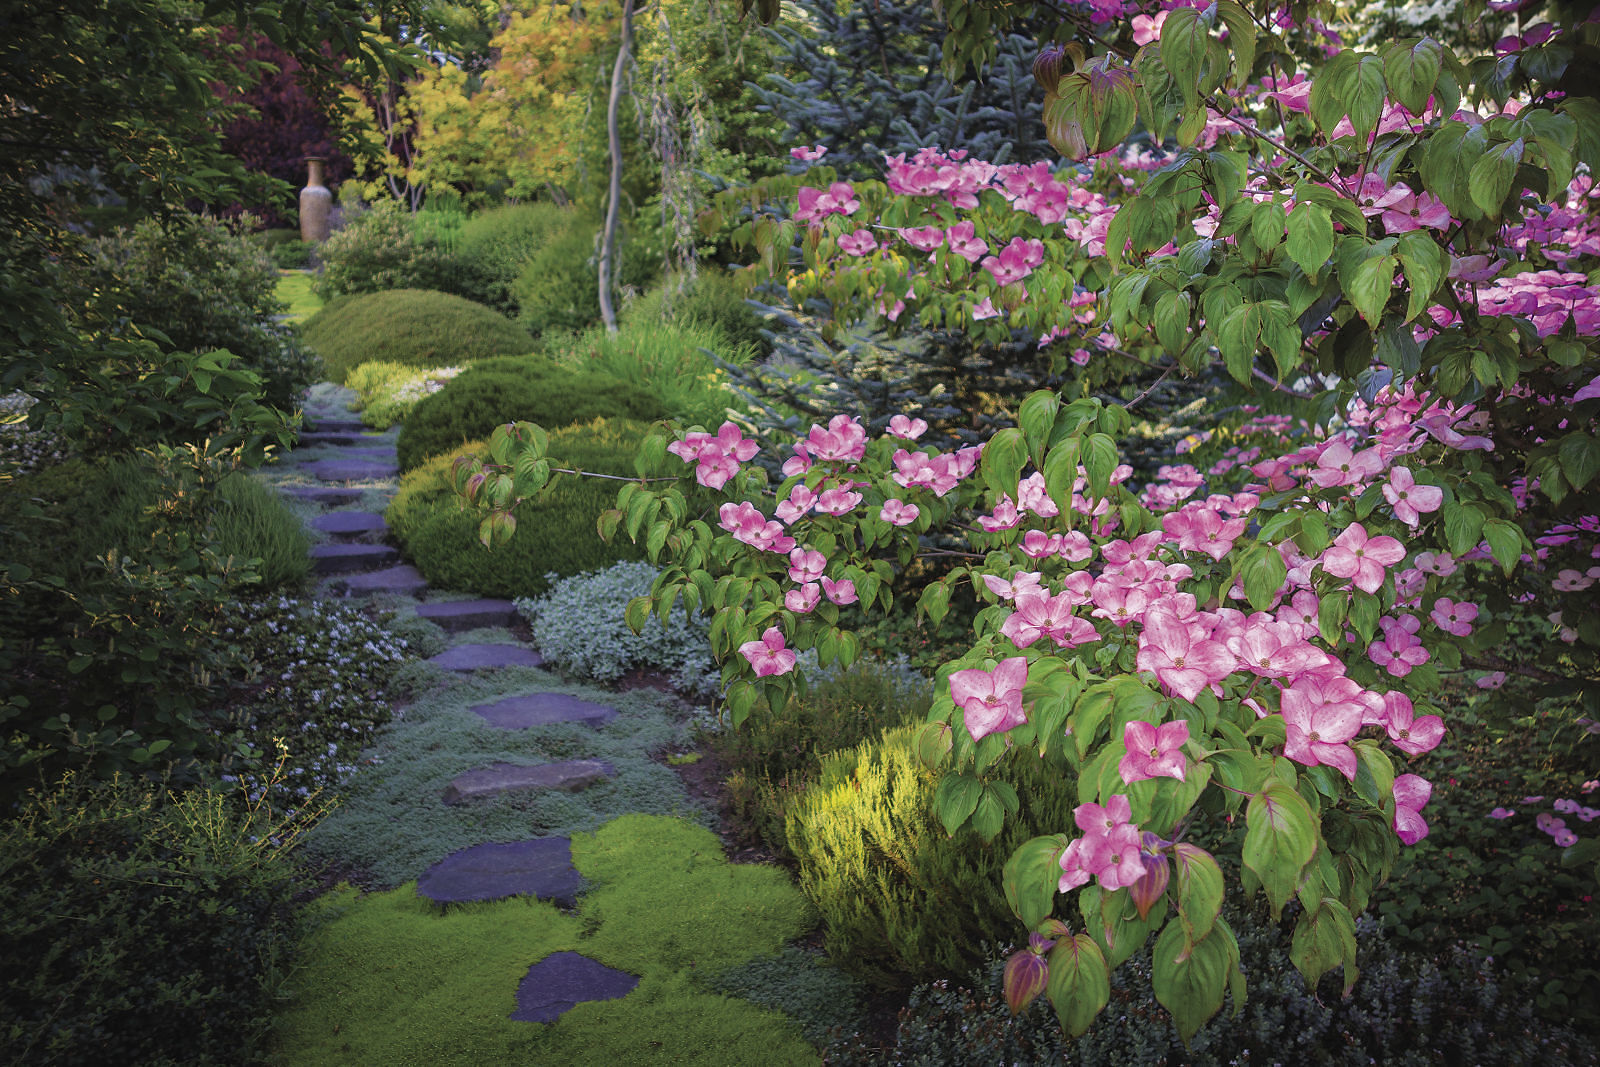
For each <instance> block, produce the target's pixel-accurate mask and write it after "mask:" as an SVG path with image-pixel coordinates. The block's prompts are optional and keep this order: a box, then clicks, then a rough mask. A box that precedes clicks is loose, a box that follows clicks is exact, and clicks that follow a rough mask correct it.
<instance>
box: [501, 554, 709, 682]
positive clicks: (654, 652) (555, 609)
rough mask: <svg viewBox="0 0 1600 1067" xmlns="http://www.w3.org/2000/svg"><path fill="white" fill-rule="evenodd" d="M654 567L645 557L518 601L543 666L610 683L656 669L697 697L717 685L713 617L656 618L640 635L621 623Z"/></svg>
mask: <svg viewBox="0 0 1600 1067" xmlns="http://www.w3.org/2000/svg"><path fill="white" fill-rule="evenodd" d="M656 574H657V571H656V568H654V567H653V566H651V565H650V564H649V563H646V562H644V561H642V560H631V561H627V562H623V563H616V564H613V565H612V566H610V567H607V568H605V569H604V570H599V571H591V572H589V573H586V574H575V575H572V576H571V577H568V578H558V579H556V580H554V581H552V582H551V584H550V591H549V592H548V593H546V594H545V595H544V596H541V597H537V598H529V597H524V598H523V599H521V600H518V601H517V610H518V611H520V612H521V613H522V615H523V617H524V618H526V619H527V620H528V622H529V624H530V625H531V626H532V627H533V643H534V645H535V646H537V647H538V649H539V652H540V654H541V655H543V656H544V659H545V663H546V664H547V665H549V666H552V667H555V668H556V669H558V670H560V671H561V672H562V673H564V674H569V675H572V676H573V677H577V678H589V679H593V680H594V681H598V682H614V681H616V680H617V679H618V678H621V677H622V676H623V675H624V674H627V673H628V672H629V671H634V670H647V671H661V672H663V673H665V674H667V675H669V676H670V677H671V678H672V684H673V685H674V686H676V687H677V688H678V690H679V691H681V692H684V693H694V694H696V695H701V696H709V695H713V694H715V693H716V692H717V691H718V690H719V689H720V688H721V676H720V674H719V672H718V671H717V667H716V665H715V664H714V663H712V661H711V654H710V652H709V651H708V650H709V648H710V638H709V634H710V629H711V621H710V619H709V618H707V617H706V616H704V615H694V616H692V617H685V616H683V615H681V614H678V615H674V616H673V617H672V623H671V625H670V626H664V625H662V624H661V622H660V621H659V620H657V621H656V622H652V623H649V624H647V625H646V626H645V628H644V629H643V630H641V631H640V632H639V633H634V632H633V631H632V630H630V629H628V624H627V623H626V622H624V621H623V617H622V616H623V612H622V609H623V607H624V606H625V605H626V604H627V603H628V601H629V600H631V599H633V598H634V597H636V596H644V595H646V594H647V593H649V592H650V586H651V584H652V583H653V582H654V581H655V579H656Z"/></svg>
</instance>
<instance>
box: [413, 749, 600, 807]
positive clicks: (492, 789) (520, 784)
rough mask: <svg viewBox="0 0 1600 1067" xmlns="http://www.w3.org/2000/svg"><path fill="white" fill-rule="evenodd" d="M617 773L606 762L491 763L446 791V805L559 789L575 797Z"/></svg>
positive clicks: (583, 760) (462, 776)
mask: <svg viewBox="0 0 1600 1067" xmlns="http://www.w3.org/2000/svg"><path fill="white" fill-rule="evenodd" d="M616 773H617V769H616V768H615V767H613V766H612V765H611V764H609V763H607V762H606V761H605V760H593V759H579V760H565V761H563V762H561V763H539V764H533V765H526V764H520V763H491V764H490V765H489V766H487V767H479V768H477V769H476V770H471V771H467V772H466V773H464V774H459V775H457V776H456V777H455V779H454V780H453V781H452V782H451V783H450V784H449V785H448V786H447V787H445V791H444V802H445V803H446V804H460V803H462V802H463V801H467V800H476V799H478V798H480V797H492V796H498V795H499V794H501V793H521V792H527V791H530V790H546V789H560V790H564V791H566V792H569V793H576V792H578V791H579V790H581V789H587V788H589V787H590V786H592V785H596V784H598V783H600V782H604V781H607V780H608V779H610V778H612V777H614V776H615V775H616Z"/></svg>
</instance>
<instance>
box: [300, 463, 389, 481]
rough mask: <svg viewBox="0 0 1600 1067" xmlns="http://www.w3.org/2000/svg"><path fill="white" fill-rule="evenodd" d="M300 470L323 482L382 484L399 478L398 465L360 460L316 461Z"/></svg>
mask: <svg viewBox="0 0 1600 1067" xmlns="http://www.w3.org/2000/svg"><path fill="white" fill-rule="evenodd" d="M302 469H303V470H305V471H306V472H307V473H308V474H311V475H313V476H314V477H316V478H317V479H318V480H319V481H324V482H383V481H388V480H389V479H391V478H398V477H399V476H400V467H399V465H398V464H395V463H374V462H372V461H370V460H361V459H323V460H317V461H316V462H314V463H307V464H306V465H305V466H304V467H303V468H302Z"/></svg>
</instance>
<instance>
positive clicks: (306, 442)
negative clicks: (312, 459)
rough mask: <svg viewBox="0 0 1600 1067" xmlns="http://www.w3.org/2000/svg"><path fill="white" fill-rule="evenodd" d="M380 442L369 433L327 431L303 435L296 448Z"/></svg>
mask: <svg viewBox="0 0 1600 1067" xmlns="http://www.w3.org/2000/svg"><path fill="white" fill-rule="evenodd" d="M377 440H380V438H376V437H374V436H372V435H371V434H367V433H350V432H344V433H329V432H328V431H326V430H322V431H313V432H310V433H302V434H301V435H300V439H299V440H298V441H297V442H296V443H295V447H296V448H315V447H316V446H318V445H363V444H369V443H371V442H373V441H377Z"/></svg>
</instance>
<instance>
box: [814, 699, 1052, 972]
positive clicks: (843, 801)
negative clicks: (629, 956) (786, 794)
mask: <svg viewBox="0 0 1600 1067" xmlns="http://www.w3.org/2000/svg"><path fill="white" fill-rule="evenodd" d="M916 744H917V730H916V729H915V728H914V727H910V726H905V727H898V728H895V729H891V730H885V731H884V732H883V734H882V736H881V737H880V738H879V739H877V740H874V741H869V742H867V743H865V744H863V745H860V746H858V747H856V748H852V749H846V750H843V751H840V752H835V753H832V754H830V755H828V756H825V757H823V759H822V761H821V769H820V771H819V773H818V776H817V780H816V781H815V782H814V783H812V784H810V785H809V786H806V787H804V791H803V792H802V793H800V795H798V796H796V797H793V798H792V800H791V801H790V803H789V807H788V810H787V812H786V817H785V822H784V833H785V838H786V843H787V845H788V849H789V851H790V853H792V854H793V856H794V857H795V860H796V861H797V863H798V864H799V878H800V888H801V889H802V890H803V891H804V892H805V894H806V896H807V898H808V899H810V901H811V902H812V904H813V905H814V906H815V907H816V909H817V912H818V914H820V915H821V916H822V921H823V925H824V927H825V931H826V944H827V947H828V954H829V955H830V956H831V957H833V958H834V959H835V960H838V961H839V965H840V966H841V967H843V968H845V969H846V970H847V971H849V972H850V973H851V974H854V975H855V976H856V977H858V978H861V979H863V980H864V981H867V982H869V983H871V984H873V985H875V986H879V987H883V988H892V987H896V986H900V987H904V986H906V985H909V984H911V983H913V982H917V981H929V980H932V979H934V978H938V977H952V976H959V975H961V974H965V973H966V971H967V970H969V969H970V968H971V967H972V966H973V964H974V963H975V962H976V960H978V959H980V958H981V948H980V946H981V945H982V943H983V942H985V941H993V940H997V939H999V938H1003V937H1005V936H1007V934H1008V931H1010V929H1011V928H1012V923H1013V922H1014V920H1013V919H1012V918H1011V912H1010V909H1009V908H1008V907H1007V905H1006V900H1005V895H1004V893H1003V892H1002V890H1001V869H1002V867H1003V866H1004V865H1005V861H1006V859H1007V857H1009V855H1010V850H1011V848H1012V847H1014V846H1015V845H1017V844H1020V843H1021V842H1023V841H1026V840H1027V839H1028V838H1030V837H1033V836H1035V835H1036V834H1040V833H1044V832H1045V831H1046V830H1047V829H1051V828H1054V827H1060V826H1065V825H1069V824H1070V823H1071V821H1072V809H1073V807H1074V806H1075V805H1076V803H1077V791H1076V788H1075V783H1074V782H1073V776H1072V774H1071V772H1070V770H1068V769H1066V768H1064V767H1057V766H1052V765H1048V764H1046V762H1045V761H1043V760H1040V759H1038V758H1037V757H1035V758H1034V759H1032V760H1029V761H1025V762H1019V763H1018V764H1017V765H1016V767H1015V768H1012V769H1010V771H1009V773H1011V774H1012V775H1013V776H1014V778H1015V787H1016V788H1017V789H1018V790H1019V792H1022V794H1023V796H1024V797H1026V798H1027V799H1026V800H1025V801H1024V805H1025V806H1024V807H1023V808H1022V809H1021V811H1020V813H1019V815H1018V816H1017V818H1016V819H1015V820H1013V821H1012V822H1011V823H1010V824H1009V825H1008V826H1007V828H1006V832H1005V833H1003V834H1002V835H1001V836H1000V837H999V838H998V839H997V840H996V841H994V842H993V843H986V842H984V841H982V840H981V839H980V838H979V837H978V836H977V835H976V834H974V833H971V832H963V833H958V834H956V835H955V836H954V837H952V836H951V835H950V834H948V833H946V832H945V830H944V828H943V827H942V826H940V825H939V820H938V817H937V815H936V814H935V809H934V789H935V787H936V785H937V777H936V776H935V774H934V773H933V772H931V771H929V770H928V768H927V767H926V766H925V765H924V764H923V763H922V761H921V759H920V758H919V757H918V754H917V751H916Z"/></svg>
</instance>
